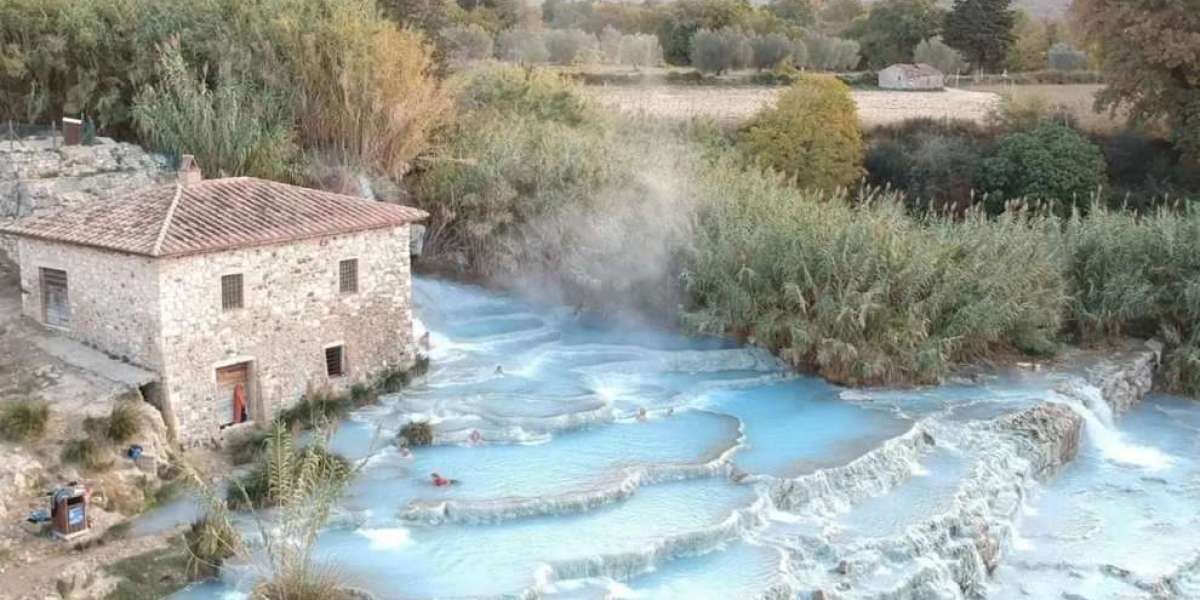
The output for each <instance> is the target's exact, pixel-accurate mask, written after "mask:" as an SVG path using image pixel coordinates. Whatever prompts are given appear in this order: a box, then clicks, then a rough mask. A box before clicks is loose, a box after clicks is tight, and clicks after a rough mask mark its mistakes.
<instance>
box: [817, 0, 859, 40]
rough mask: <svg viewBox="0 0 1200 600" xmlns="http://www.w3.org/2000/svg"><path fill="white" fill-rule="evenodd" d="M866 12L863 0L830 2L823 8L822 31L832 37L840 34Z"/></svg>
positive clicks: (832, 0)
mask: <svg viewBox="0 0 1200 600" xmlns="http://www.w3.org/2000/svg"><path fill="white" fill-rule="evenodd" d="M865 12H867V10H866V9H865V8H863V4H862V0H829V1H828V2H826V3H825V4H824V6H822V7H821V13H820V15H819V16H820V17H821V30H822V31H824V32H825V33H828V34H831V35H837V34H840V33H842V32H843V31H845V30H846V28H848V27H850V24H851V23H853V22H854V20H855V19H857V18H859V17H860V16H862V14H863V13H865Z"/></svg>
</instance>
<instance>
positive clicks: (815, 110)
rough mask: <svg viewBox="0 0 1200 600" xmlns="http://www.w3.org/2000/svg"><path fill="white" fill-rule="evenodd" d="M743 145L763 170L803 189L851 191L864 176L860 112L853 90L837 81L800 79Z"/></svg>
mask: <svg viewBox="0 0 1200 600" xmlns="http://www.w3.org/2000/svg"><path fill="white" fill-rule="evenodd" d="M743 143H744V144H745V146H746V151H747V153H748V154H749V155H750V156H751V157H752V158H754V159H755V160H756V161H758V162H759V163H760V164H761V165H764V166H767V167H770V168H772V169H774V170H776V171H778V172H780V173H785V174H786V175H788V176H789V177H790V178H792V179H793V180H794V181H795V183H796V184H797V185H798V186H800V187H814V188H824V189H833V188H837V187H847V186H851V185H853V184H855V183H856V182H857V181H858V180H859V179H860V178H861V177H862V175H863V170H862V161H863V152H864V150H863V141H862V131H861V130H860V129H859V126H858V113H857V108H856V106H855V104H854V100H853V98H851V97H850V89H849V88H848V87H846V85H845V84H844V83H842V82H840V81H838V80H837V79H835V78H833V77H826V76H814V75H808V76H804V77H801V78H800V79H799V80H798V81H797V82H796V83H795V84H794V85H793V86H792V87H791V88H789V89H788V90H787V91H785V92H784V93H783V94H782V95H780V96H779V100H778V102H777V103H776V105H775V106H774V107H773V108H770V109H768V110H766V111H764V112H763V113H762V114H760V115H759V116H758V117H757V118H756V119H755V121H754V122H753V123H752V124H751V125H750V126H749V128H748V129H747V130H746V132H745V135H744V137H743Z"/></svg>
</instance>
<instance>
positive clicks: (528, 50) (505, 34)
mask: <svg viewBox="0 0 1200 600" xmlns="http://www.w3.org/2000/svg"><path fill="white" fill-rule="evenodd" d="M496 51H497V53H498V55H499V56H500V60H505V61H508V62H511V63H517V64H522V65H540V64H543V63H545V62H546V61H548V60H550V51H549V50H547V49H546V40H545V39H544V38H543V37H542V35H541V34H540V33H538V32H536V31H514V30H506V31H501V32H500V34H499V35H498V36H496Z"/></svg>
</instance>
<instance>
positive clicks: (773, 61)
mask: <svg viewBox="0 0 1200 600" xmlns="http://www.w3.org/2000/svg"><path fill="white" fill-rule="evenodd" d="M795 46H800V47H803V44H793V43H792V42H791V41H790V40H788V39H787V38H786V37H784V36H783V35H780V34H778V33H768V34H766V35H756V36H754V37H752V38H750V48H751V49H752V50H753V52H754V60H753V61H752V64H753V66H754V68H756V69H758V70H760V71H761V70H763V69H774V68H775V67H778V66H780V65H782V64H783V63H784V62H785V61H787V60H788V59H789V58H791V56H792V49H793V48H794V47H795Z"/></svg>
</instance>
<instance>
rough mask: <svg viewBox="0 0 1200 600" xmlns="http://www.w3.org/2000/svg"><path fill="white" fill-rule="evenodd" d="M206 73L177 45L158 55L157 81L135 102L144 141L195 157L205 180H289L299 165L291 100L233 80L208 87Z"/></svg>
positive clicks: (166, 150)
mask: <svg viewBox="0 0 1200 600" xmlns="http://www.w3.org/2000/svg"><path fill="white" fill-rule="evenodd" d="M208 75H209V74H208V73H207V72H205V73H200V74H198V75H197V74H193V73H191V72H190V70H189V69H188V67H187V64H186V63H185V62H184V60H183V54H182V53H181V51H180V48H179V46H178V45H176V44H172V45H169V46H166V47H164V48H163V49H162V57H161V62H160V63H159V66H158V79H159V80H160V83H159V84H157V85H154V86H149V87H147V88H146V89H144V90H143V91H142V92H141V93H139V94H138V95H137V98H136V99H135V100H134V107H133V118H134V122H135V123H136V125H137V128H138V131H139V132H140V134H141V135H142V139H144V140H146V142H147V143H148V144H149V145H150V146H151V147H153V148H155V149H157V150H159V151H162V152H166V153H167V154H170V155H174V156H179V155H181V154H193V155H195V156H196V159H197V160H198V161H199V163H200V167H201V168H202V169H203V170H204V172H205V174H206V175H208V176H210V177H215V176H221V177H235V176H243V175H250V176H254V177H264V178H268V179H282V180H288V179H291V178H292V171H293V169H294V167H295V162H296V160H297V159H298V149H297V147H296V144H295V142H294V140H293V136H292V130H291V124H292V121H291V115H290V114H289V111H288V110H286V108H285V109H284V110H280V107H286V106H288V101H287V100H286V99H284V98H280V97H277V96H276V95H275V94H274V93H272V92H271V91H269V90H261V89H254V88H252V87H251V86H249V85H246V84H245V83H243V82H241V81H239V80H236V79H232V78H223V79H219V80H218V81H217V83H216V84H215V85H214V87H213V88H212V89H210V88H209V85H208V83H206V80H207V79H208Z"/></svg>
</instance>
